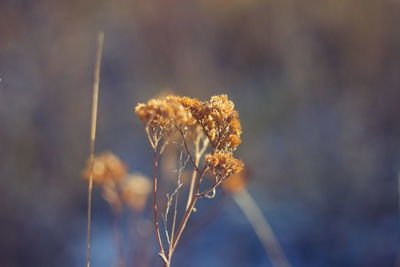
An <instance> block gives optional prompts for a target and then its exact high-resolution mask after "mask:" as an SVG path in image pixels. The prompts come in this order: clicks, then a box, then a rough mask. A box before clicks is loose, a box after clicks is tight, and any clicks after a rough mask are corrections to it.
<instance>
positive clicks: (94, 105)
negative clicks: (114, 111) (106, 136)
mask: <svg viewBox="0 0 400 267" xmlns="http://www.w3.org/2000/svg"><path fill="white" fill-rule="evenodd" d="M103 43H104V33H103V32H99V33H98V36H97V50H96V64H95V67H94V81H93V98H92V120H91V130H90V145H89V155H90V156H89V161H90V177H89V184H88V201H87V203H88V207H87V211H88V212H87V243H86V267H90V246H91V240H90V238H91V236H90V234H91V224H92V192H93V163H94V144H95V140H96V125H97V106H98V101H99V85H100V65H101V55H102V52H103Z"/></svg>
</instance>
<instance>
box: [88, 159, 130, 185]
mask: <svg viewBox="0 0 400 267" xmlns="http://www.w3.org/2000/svg"><path fill="white" fill-rule="evenodd" d="M91 171H92V172H91ZM91 174H92V175H93V181H94V182H95V183H98V184H103V183H104V182H105V181H107V180H113V181H120V180H122V178H123V177H124V176H125V174H126V165H125V164H124V163H123V162H122V161H121V160H120V158H119V157H117V156H116V155H114V154H112V153H111V152H105V153H102V154H100V155H99V156H95V157H94V160H93V169H92V170H91V166H90V160H88V161H87V164H86V167H85V169H84V170H83V177H84V178H85V179H90V175H91Z"/></svg>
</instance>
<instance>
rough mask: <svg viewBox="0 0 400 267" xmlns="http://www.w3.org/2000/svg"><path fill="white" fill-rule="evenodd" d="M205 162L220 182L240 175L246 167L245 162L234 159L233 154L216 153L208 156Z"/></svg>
mask: <svg viewBox="0 0 400 267" xmlns="http://www.w3.org/2000/svg"><path fill="white" fill-rule="evenodd" d="M205 160H206V163H207V164H208V166H209V167H210V169H211V171H212V172H213V174H214V175H215V176H216V177H217V178H218V180H223V179H226V178H228V177H229V176H230V175H232V174H235V173H239V172H240V171H242V170H243V167H244V163H243V161H241V160H240V159H236V158H234V157H233V155H232V152H223V151H216V152H214V153H213V154H208V155H206V157H205Z"/></svg>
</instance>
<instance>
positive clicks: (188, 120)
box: [135, 96, 195, 129]
mask: <svg viewBox="0 0 400 267" xmlns="http://www.w3.org/2000/svg"><path fill="white" fill-rule="evenodd" d="M135 112H136V114H137V115H138V117H139V118H140V120H141V121H142V122H143V123H144V124H145V125H146V126H150V127H156V126H159V127H160V128H161V129H170V128H172V127H174V126H190V125H193V124H194V123H195V120H194V118H193V117H192V113H191V112H189V111H188V109H187V108H185V107H184V106H183V105H182V104H181V103H180V101H179V97H175V96H167V97H164V98H161V99H151V100H149V101H148V102H147V104H142V103H140V104H138V105H137V106H136V107H135Z"/></svg>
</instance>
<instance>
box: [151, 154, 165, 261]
mask: <svg viewBox="0 0 400 267" xmlns="http://www.w3.org/2000/svg"><path fill="white" fill-rule="evenodd" d="M153 156H154V157H153V220H154V227H155V232H156V237H157V242H158V246H159V249H160V256H161V257H162V258H163V260H164V261H165V259H164V258H165V253H164V247H163V244H162V240H161V235H160V227H159V221H158V211H157V167H158V153H157V151H156V150H154V152H153Z"/></svg>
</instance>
